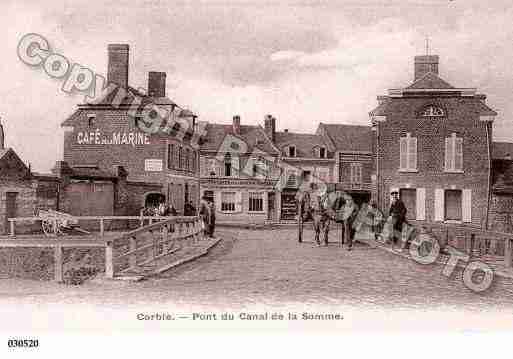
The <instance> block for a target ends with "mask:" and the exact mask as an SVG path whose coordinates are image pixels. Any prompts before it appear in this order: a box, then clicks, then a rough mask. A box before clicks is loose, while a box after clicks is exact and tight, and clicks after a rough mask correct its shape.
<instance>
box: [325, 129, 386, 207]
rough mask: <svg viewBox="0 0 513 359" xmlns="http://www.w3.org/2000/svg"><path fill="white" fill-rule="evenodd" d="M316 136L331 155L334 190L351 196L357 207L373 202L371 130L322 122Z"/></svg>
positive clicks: (374, 192) (373, 172) (373, 171)
mask: <svg viewBox="0 0 513 359" xmlns="http://www.w3.org/2000/svg"><path fill="white" fill-rule="evenodd" d="M316 133H317V135H319V136H322V137H323V138H324V139H325V141H326V142H327V143H328V145H329V148H330V151H332V153H333V161H334V162H333V173H334V176H333V177H332V178H331V182H333V183H335V184H336V188H337V189H340V190H343V191H345V192H347V193H349V194H351V196H352V197H353V199H354V200H355V202H356V203H358V204H362V203H368V202H370V201H371V200H372V199H375V197H376V174H375V171H376V169H375V156H374V150H375V141H374V132H373V131H372V129H371V127H369V126H357V125H341V124H324V123H321V124H319V127H318V128H317V132H316Z"/></svg>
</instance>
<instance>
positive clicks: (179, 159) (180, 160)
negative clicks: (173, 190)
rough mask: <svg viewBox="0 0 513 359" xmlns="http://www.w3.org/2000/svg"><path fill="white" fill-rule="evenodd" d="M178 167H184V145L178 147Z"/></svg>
mask: <svg viewBox="0 0 513 359" xmlns="http://www.w3.org/2000/svg"><path fill="white" fill-rule="evenodd" d="M178 167H179V168H180V169H182V168H183V147H182V146H180V147H179V148H178Z"/></svg>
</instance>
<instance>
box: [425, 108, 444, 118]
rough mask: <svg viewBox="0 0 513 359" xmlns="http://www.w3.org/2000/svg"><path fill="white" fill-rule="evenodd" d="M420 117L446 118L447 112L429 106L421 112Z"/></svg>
mask: <svg viewBox="0 0 513 359" xmlns="http://www.w3.org/2000/svg"><path fill="white" fill-rule="evenodd" d="M420 116H422V117H443V116H445V111H444V110H443V109H442V108H441V107H438V106H434V105H429V106H427V107H425V108H424V109H423V110H422V111H421V113H420Z"/></svg>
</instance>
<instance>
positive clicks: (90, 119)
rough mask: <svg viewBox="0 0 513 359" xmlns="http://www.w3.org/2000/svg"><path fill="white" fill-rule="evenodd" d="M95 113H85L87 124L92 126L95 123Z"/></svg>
mask: <svg viewBox="0 0 513 359" xmlns="http://www.w3.org/2000/svg"><path fill="white" fill-rule="evenodd" d="M95 120H96V114H94V113H90V114H88V115H87V126H89V127H93V126H94V125H95Z"/></svg>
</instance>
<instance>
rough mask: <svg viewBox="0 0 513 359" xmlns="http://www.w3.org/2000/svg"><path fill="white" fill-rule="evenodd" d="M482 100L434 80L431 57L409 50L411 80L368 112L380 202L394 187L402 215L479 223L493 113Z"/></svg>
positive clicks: (483, 220) (486, 202)
mask: <svg viewBox="0 0 513 359" xmlns="http://www.w3.org/2000/svg"><path fill="white" fill-rule="evenodd" d="M485 99H486V96H485V95H482V94H478V93H477V92H476V90H475V89H468V88H456V87H454V86H452V85H450V84H449V83H447V82H446V81H444V80H442V79H441V78H440V77H439V76H438V56H416V57H415V78H414V82H413V83H412V84H411V85H410V86H408V87H405V88H402V89H392V90H389V92H388V95H386V96H378V107H377V108H375V109H374V110H373V111H371V113H370V115H371V117H372V121H373V123H372V124H373V127H374V133H375V140H376V144H377V146H376V164H375V165H376V168H377V199H378V202H379V204H380V207H381V208H388V206H389V200H390V197H389V194H390V192H391V191H394V190H397V191H399V192H400V196H401V198H402V200H403V202H404V203H405V204H406V207H407V209H408V215H407V216H408V219H409V220H417V221H428V222H451V223H467V224H471V225H475V226H486V224H487V221H488V219H487V218H488V213H489V210H490V188H491V173H492V158H491V151H492V140H491V139H492V123H493V119H494V116H495V115H496V113H495V111H493V110H492V109H490V108H489V107H488V106H487V105H486V102H485Z"/></svg>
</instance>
